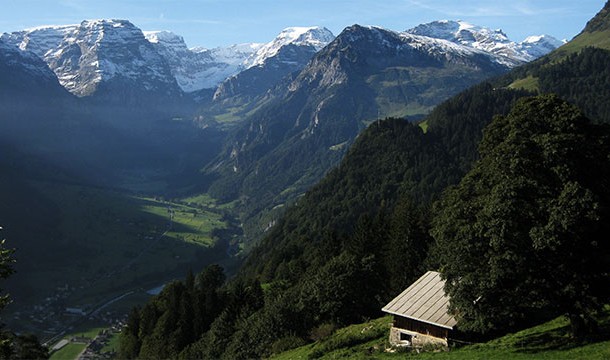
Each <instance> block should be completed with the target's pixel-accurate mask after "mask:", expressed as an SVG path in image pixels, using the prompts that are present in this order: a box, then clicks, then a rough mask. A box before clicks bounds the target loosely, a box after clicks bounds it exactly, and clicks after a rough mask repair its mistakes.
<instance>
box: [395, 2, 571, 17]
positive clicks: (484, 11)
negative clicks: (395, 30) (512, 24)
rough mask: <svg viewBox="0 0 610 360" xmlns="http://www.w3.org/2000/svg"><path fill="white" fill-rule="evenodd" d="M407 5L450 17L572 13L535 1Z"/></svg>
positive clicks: (415, 3)
mask: <svg viewBox="0 0 610 360" xmlns="http://www.w3.org/2000/svg"><path fill="white" fill-rule="evenodd" d="M406 3H407V4H409V5H411V6H414V7H417V8H420V9H423V10H427V11H432V12H435V13H439V14H442V15H444V16H449V17H511V16H539V15H549V14H562V13H567V12H569V11H571V10H570V9H568V8H566V7H551V8H540V7H537V6H535V5H534V3H533V1H519V2H517V3H516V4H515V3H513V4H490V3H489V1H470V2H468V3H467V4H464V2H461V3H460V4H459V6H458V5H455V4H454V3H453V2H451V3H449V2H448V1H426V2H423V1H419V0H406Z"/></svg>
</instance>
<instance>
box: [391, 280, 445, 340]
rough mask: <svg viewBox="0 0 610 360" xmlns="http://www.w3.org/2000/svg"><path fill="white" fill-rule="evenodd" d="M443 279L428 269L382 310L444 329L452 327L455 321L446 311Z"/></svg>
mask: <svg viewBox="0 0 610 360" xmlns="http://www.w3.org/2000/svg"><path fill="white" fill-rule="evenodd" d="M444 286H445V281H444V280H443V279H441V275H440V274H439V273H438V272H436V271H428V272H427V273H425V274H424V275H423V276H422V277H420V278H419V279H418V280H417V281H416V282H414V283H413V284H411V286H409V287H408V288H407V289H406V290H405V291H403V292H402V293H401V294H400V295H398V296H397V297H396V298H394V300H392V301H390V302H389V303H388V304H387V305H386V306H384V307H383V309H382V310H383V311H384V312H386V313H389V314H392V315H398V316H403V317H406V318H410V319H414V320H418V321H421V322H425V323H429V324H433V325H436V326H440V327H443V328H446V329H453V327H454V326H455V324H456V323H457V321H456V320H455V318H454V317H453V316H452V315H450V314H448V313H447V308H448V306H449V297H448V296H447V295H445V291H444V289H443V287H444Z"/></svg>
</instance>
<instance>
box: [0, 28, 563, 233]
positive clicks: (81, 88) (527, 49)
mask: <svg viewBox="0 0 610 360" xmlns="http://www.w3.org/2000/svg"><path fill="white" fill-rule="evenodd" d="M0 39H1V41H3V43H5V45H6V46H7V47H10V46H13V48H12V49H11V51H13V52H14V50H15V49H19V51H20V52H21V53H22V54H24V56H26V57H29V58H31V59H32V60H31V61H30V63H29V65H28V66H29V68H30V70H32V67H33V66H34V67H37V68H39V69H38V71H40V73H41V74H43V73H44V74H45V78H46V79H47V81H48V82H50V83H52V82H54V79H53V78H52V75H53V74H52V73H54V75H55V76H56V81H58V82H59V84H61V86H63V87H64V88H65V89H66V90H68V91H69V92H70V93H71V94H73V95H74V97H75V100H72V101H76V103H78V104H80V105H78V106H80V107H81V108H83V107H84V108H85V109H89V110H87V113H88V115H86V117H91V118H95V119H97V120H96V122H99V123H101V124H104V123H106V124H109V126H110V127H111V128H118V129H122V130H120V131H128V133H129V135H127V136H128V137H132V138H134V139H135V140H133V141H128V143H130V144H132V145H130V146H136V147H137V146H140V145H136V144H141V145H144V147H142V150H138V151H136V152H135V153H138V154H140V155H137V156H131V155H130V157H132V158H133V160H132V161H133V162H134V163H137V162H138V160H137V158H138V157H139V156H144V154H146V153H148V154H159V155H158V156H161V157H162V158H163V159H166V158H167V157H166V156H165V155H161V154H162V153H163V152H168V151H169V152H170V153H171V154H173V155H171V156H170V158H171V157H175V158H183V157H184V154H181V153H180V152H179V151H178V150H177V149H178V148H183V147H185V148H194V147H196V146H197V145H195V144H201V143H202V142H206V140H205V139H203V138H201V137H200V136H197V137H196V139H193V138H192V137H191V136H190V135H191V134H193V133H194V132H193V131H191V130H189V128H193V129H201V128H218V129H220V131H221V132H222V134H218V133H216V135H215V138H214V139H213V140H210V141H208V145H206V146H205V148H206V149H207V150H206V153H205V154H197V155H194V156H189V158H190V159H191V160H189V161H187V162H186V163H185V161H184V160H182V161H180V162H179V163H180V164H183V165H182V168H183V169H185V170H184V171H187V170H186V169H187V168H188V169H190V170H188V171H190V172H191V173H194V172H195V171H196V170H195V169H197V168H203V169H204V174H205V178H207V179H208V180H207V181H206V184H205V185H204V187H206V186H209V190H210V193H211V194H212V195H214V196H215V197H217V198H219V199H221V200H222V201H232V200H235V199H241V201H240V203H239V204H240V205H239V206H238V207H239V209H240V210H239V213H240V214H241V216H242V219H243V220H244V223H245V224H246V225H245V226H246V228H249V229H250V231H248V233H252V234H260V232H261V231H264V229H265V228H267V227H268V225H269V224H272V223H273V221H274V220H275V219H276V217H277V212H278V211H279V212H281V209H282V206H283V205H284V204H286V203H287V202H290V201H292V200H294V199H296V198H297V197H298V196H300V194H302V193H303V192H304V191H305V190H306V189H308V188H309V187H310V186H311V185H313V184H314V183H315V182H317V181H318V180H319V179H320V178H321V177H322V176H323V175H324V174H325V173H326V172H327V171H328V170H329V169H330V168H331V167H332V166H334V165H335V164H337V163H338V161H339V160H340V159H341V158H342V156H343V154H344V152H345V149H347V147H348V146H349V145H350V144H351V143H352V141H353V140H354V139H355V137H356V136H357V135H358V134H359V133H360V131H361V130H362V129H364V128H366V126H367V125H368V124H369V123H371V122H372V121H373V120H375V119H378V118H383V117H387V116H396V117H409V118H410V119H412V120H417V119H420V118H422V117H423V116H424V115H425V114H427V113H428V112H429V111H430V110H431V109H432V108H434V106H435V105H437V104H438V103H440V102H441V101H443V100H445V99H447V98H448V97H450V96H452V95H454V94H456V93H458V92H459V91H461V90H463V89H465V88H467V87H469V86H471V85H473V84H475V83H477V82H480V81H482V80H484V79H486V78H489V77H491V76H496V75H499V74H502V73H504V72H506V71H508V70H510V69H512V68H514V67H516V66H519V65H521V64H523V63H525V62H527V61H530V60H532V59H534V58H535V57H537V56H540V55H541V54H543V53H546V52H548V51H550V50H552V49H553V48H554V47H556V46H559V45H560V44H561V42H560V41H557V40H555V39H553V38H552V37H550V36H539V37H530V38H528V39H526V41H524V42H522V43H515V42H512V41H510V40H509V39H508V38H507V37H506V35H504V34H503V33H502V32H501V31H499V30H490V29H487V28H483V27H478V26H475V25H471V24H468V23H465V22H461V21H457V22H456V21H437V22H433V23H429V24H423V25H420V26H417V27H415V28H413V29H410V30H407V31H404V32H396V31H391V30H387V29H383V28H380V27H375V26H360V25H354V26H350V27H348V28H346V29H345V30H343V31H342V32H341V33H340V34H339V35H338V36H336V37H335V36H334V35H333V34H332V33H331V32H330V31H329V30H328V29H325V28H322V27H293V28H287V29H285V30H283V31H282V32H281V33H280V34H279V35H278V36H277V37H276V38H275V39H273V40H272V41H271V42H269V43H267V44H241V45H233V46H229V47H224V48H215V49H204V48H188V47H187V45H186V44H185V42H184V40H183V38H182V37H180V36H178V35H176V34H173V33H171V32H167V31H142V30H140V29H139V28H137V27H136V26H135V25H133V24H132V23H131V22H129V21H127V20H91V21H83V22H82V23H81V24H78V25H62V26H50V27H39V28H33V29H27V30H23V31H18V32H14V33H5V34H3V35H2V36H1V37H0ZM7 54H8V51H7ZM36 57H37V58H39V59H42V60H43V61H37V60H36ZM22 63H23V64H24V65H25V64H28V62H26V61H24V62H22ZM34 64H35V65H34ZM45 65H46V66H45ZM47 67H48V68H47ZM49 69H50V70H52V73H51V72H50V71H49ZM172 119H174V120H175V119H178V120H181V122H176V121H174V120H172ZM191 119H194V121H191ZM182 120H186V121H182ZM198 132H199V130H196V131H195V133H198ZM168 134H175V135H174V136H175V139H180V138H181V137H183V138H184V139H191V140H189V142H187V143H186V144H185V145H184V146H178V145H177V144H178V143H179V142H180V141H178V142H176V141H175V140H169V137H168ZM91 135H92V136H93V134H91ZM115 138H116V137H115ZM99 141H100V142H102V143H103V142H104V141H105V140H103V139H102V140H99ZM183 141H186V140H183ZM190 141H192V142H194V143H190ZM220 143H222V146H218V145H214V146H216V147H211V146H210V144H220ZM151 146H152V147H153V148H156V149H157V150H154V151H151V150H146V151H144V150H143V149H144V148H150V147H151ZM118 148H122V147H120V146H119V147H117V150H116V153H115V154H116V155H115V156H116V157H120V156H122V155H121V154H122V152H120V150H118ZM114 151H115V150H111V152H114ZM203 158H205V159H210V158H214V160H213V161H211V162H207V161H206V162H203V161H201V159H203ZM195 159H200V160H199V161H200V163H199V164H197V163H196V161H197V160H195ZM166 161H167V160H163V161H157V162H158V163H166ZM143 162H145V163H147V164H153V163H155V161H153V160H152V159H151V158H150V156H148V157H147V158H145V159H143ZM129 163H131V162H129ZM185 164H186V165H185ZM150 166H154V165H150ZM159 171H160V173H166V171H165V169H157V172H159ZM198 187H201V186H198ZM270 209H276V210H274V211H270Z"/></svg>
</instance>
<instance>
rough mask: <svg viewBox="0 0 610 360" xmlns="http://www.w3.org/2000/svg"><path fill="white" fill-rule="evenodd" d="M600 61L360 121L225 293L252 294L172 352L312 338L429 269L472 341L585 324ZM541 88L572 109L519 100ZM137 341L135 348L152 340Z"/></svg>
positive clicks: (602, 202) (603, 130)
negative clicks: (559, 321)
mask: <svg viewBox="0 0 610 360" xmlns="http://www.w3.org/2000/svg"><path fill="white" fill-rule="evenodd" d="M609 4H610V3H609ZM609 4H606V8H608V6H609ZM600 14H604V12H603V11H602V13H600ZM597 28H598V27H596V28H595V29H597ZM592 31H597V30H592ZM568 45H570V44H568ZM608 59H609V52H608V51H607V50H603V49H593V48H585V49H582V50H581V51H576V52H574V53H573V54H571V55H568V56H562V57H557V55H556V54H550V55H549V56H548V57H545V58H543V59H541V60H539V61H538V62H536V63H534V64H531V65H528V66H526V67H523V68H519V69H516V70H515V71H514V72H512V73H510V74H509V75H507V76H505V77H501V78H498V79H495V80H493V81H491V84H481V85H478V86H476V87H474V88H471V89H469V90H467V91H464V92H463V93H461V94H459V95H458V96H456V97H454V98H452V99H450V100H448V101H446V102H445V103H443V104H441V105H439V106H438V107H437V108H436V109H435V110H434V111H433V112H432V113H431V114H430V115H429V116H428V117H426V118H425V119H424V121H423V122H422V123H421V124H420V126H415V125H413V124H410V123H408V122H406V121H404V120H400V119H386V120H383V121H376V122H374V123H372V124H371V125H370V126H369V127H368V128H367V129H366V131H365V132H363V133H362V134H361V135H360V136H359V137H358V139H357V140H356V142H355V143H354V145H353V146H352V147H351V148H350V149H349V151H348V153H347V155H346V157H345V158H344V159H343V161H342V162H341V164H340V165H339V166H338V167H337V168H335V169H334V170H332V171H331V172H330V173H329V174H328V175H327V176H326V177H325V178H324V179H323V180H322V181H321V182H320V183H319V184H318V185H316V186H315V187H314V188H312V189H311V190H310V191H308V192H307V193H306V194H305V195H304V196H303V197H301V198H300V199H299V200H298V201H297V203H296V204H295V205H294V206H292V207H291V208H290V209H289V210H288V211H287V212H286V214H285V216H284V217H283V218H282V219H281V220H280V221H279V222H278V224H276V225H275V226H274V227H273V228H271V230H270V231H269V232H268V234H267V235H266V236H265V238H264V239H263V241H262V242H261V243H260V245H259V246H257V247H256V248H255V249H254V250H253V251H252V252H251V254H250V255H249V257H248V258H247V260H246V263H245V265H244V267H243V269H242V271H241V272H240V274H239V275H238V276H237V279H235V280H234V281H231V282H229V284H228V285H225V287H224V288H223V289H224V290H223V291H225V292H226V294H238V293H239V292H240V291H244V290H243V289H248V292H249V293H250V294H257V295H256V296H255V298H256V299H258V300H257V301H256V300H253V299H252V298H250V299H251V300H249V302H248V304H250V305H249V306H245V307H244V308H243V311H242V310H239V311H238V310H236V309H235V308H230V307H226V308H224V310H223V311H221V312H220V315H219V316H218V317H216V319H215V320H214V321H213V322H212V323H211V325H210V329H209V330H208V331H204V332H203V333H201V334H198V336H199V338H198V340H196V341H195V342H194V343H193V344H192V345H189V346H186V347H183V348H175V349H174V351H175V352H174V353H173V354H172V355H170V356H184V357H198V358H218V357H220V358H249V357H264V356H268V355H269V354H271V353H275V352H278V351H282V350H283V349H286V348H292V347H295V346H297V345H299V344H301V343H303V342H308V341H311V340H316V339H318V338H320V337H324V336H326V335H328V334H329V333H330V332H332V330H333V329H334V328H335V327H336V326H338V325H343V324H349V323H354V322H356V321H359V320H362V319H365V318H368V317H372V316H377V315H378V314H379V309H380V308H381V306H382V304H384V303H385V302H386V301H387V300H389V299H390V298H391V297H393V296H394V295H395V294H396V293H397V292H398V291H400V290H402V289H403V288H404V287H405V286H406V285H408V284H409V283H410V282H411V281H412V280H413V279H414V278H416V277H417V276H418V275H420V274H421V273H422V272H423V270H424V269H429V268H436V269H439V270H440V271H441V273H442V274H443V276H445V277H447V278H449V279H453V280H454V281H453V283H452V286H449V287H448V288H447V290H448V291H449V292H450V293H451V294H452V295H454V296H455V297H456V301H455V302H453V303H452V310H453V311H455V312H456V313H459V314H460V317H459V318H460V321H461V322H462V323H463V329H464V330H467V331H472V332H474V334H475V335H474V336H489V335H490V334H498V333H502V332H506V331H508V330H511V329H515V328H519V327H521V326H524V325H525V324H526V323H527V321H525V322H524V321H520V320H523V319H528V321H535V320H542V319H545V318H547V317H550V316H557V315H559V314H562V313H568V314H570V319H571V320H572V325H573V328H572V332H573V334H575V335H580V334H583V333H584V334H586V333H588V332H589V331H591V330H592V329H593V328H594V323H595V313H596V312H597V311H598V310H600V309H601V307H600V306H601V304H603V303H605V302H607V301H608V300H609V299H608V298H607V295H604V294H603V292H604V289H606V288H607V287H606V285H605V283H606V282H607V275H604V271H605V270H604V269H606V268H607V266H608V257H607V250H608V249H607V244H606V241H605V240H604V239H602V238H603V236H602V234H604V233H605V232H606V230H605V227H604V225H603V224H606V223H608V221H609V220H610V219H608V216H609V214H608V212H607V208H608V207H609V206H610V200H609V199H608V190H607V189H608V185H607V176H606V171H607V170H608V168H609V167H608V165H609V164H608V162H609V160H610V158H609V157H608V153H609V151H608V148H607V144H608V137H607V135H606V134H607V131H608V129H607V127H606V126H605V125H595V123H600V122H601V123H604V122H609V121H610V119H608V118H607V110H606V109H607V107H608V106H609V105H608V104H609V103H610V97H609V96H608V93H607V91H608V89H609V88H610V86H608V84H610V82H609V81H608V80H609V79H608V78H607V69H608V66H606V64H608ZM550 92H553V93H557V94H558V96H559V97H561V98H563V99H566V100H568V101H571V102H573V103H574V104H576V105H577V106H579V107H581V108H582V111H583V113H584V115H583V114H582V113H580V112H579V110H578V109H577V108H575V107H573V106H572V105H569V104H568V103H566V102H564V101H563V100H561V99H560V98H559V97H556V96H540V97H536V98H529V96H531V95H533V94H535V93H550ZM524 97H528V98H527V99H525V100H524V99H521V98H524ZM520 99H521V100H520ZM591 99H594V100H591ZM585 115H586V116H589V117H591V119H592V120H593V121H592V122H591V121H590V120H588V119H587V118H585ZM490 124H491V125H490ZM484 129H485V130H484ZM424 130H425V131H424ZM483 138H484V141H483V142H481V139H483ZM479 151H480V154H481V156H482V158H481V159H480V160H479ZM461 179H462V180H461ZM460 181H461V183H460ZM458 183H460V184H459V185H458V186H457V187H455V188H453V187H452V185H455V184H458ZM446 189H453V190H446ZM443 193H444V194H445V195H442V196H441V194H443ZM439 198H441V199H442V201H440V202H438V201H437V202H435V201H436V200H438V199H439ZM469 201H472V203H470V202H469ZM433 203H434V204H435V205H433V206H431V205H432V204H433ZM456 234H458V235H457V236H458V237H457V239H458V240H459V241H457V242H456V243H453V240H452V239H453V238H454V237H455V236H456ZM587 239H594V240H592V241H589V240H587ZM460 244H462V245H463V246H459V245H460ZM430 249H432V250H433V251H430ZM570 249H572V250H570ZM575 249H578V251H576V250H575ZM596 249H597V250H596ZM541 259H544V261H542V262H541ZM566 259H569V260H568V261H566ZM587 263H588V264H589V265H590V266H586V265H585V264H587ZM555 271H558V272H559V274H560V275H559V276H557V277H555V276H554V275H553V274H554V272H555ZM456 279H466V280H461V281H458V280H456ZM259 283H261V284H260V285H259ZM490 285H491V286H490ZM166 296H169V294H162V295H161V298H160V299H162V298H164V297H166ZM228 296H229V295H228ZM233 296H234V295H233ZM229 297H230V296H229ZM523 299H527V300H526V301H525V302H524V301H523ZM161 301H162V300H161ZM528 304H531V305H528ZM570 304H572V305H570ZM157 324H159V323H157ZM141 329H142V328H141V327H140V330H141ZM166 329H167V331H168V333H171V332H172V331H177V329H178V327H173V328H172V327H168V328H166ZM130 331H132V332H133V333H134V334H135V333H136V330H135V328H134V329H130ZM138 334H139V336H140V338H139V341H142V344H143V343H144V342H145V341H146V339H149V338H150V336H151V334H152V333H150V332H146V331H144V332H143V331H140V332H138ZM169 345H171V343H167V342H166V343H165V346H169ZM218 349H222V351H221V352H218ZM137 353H138V352H137V351H134V352H132V355H135V354H137ZM140 355H141V353H140ZM136 356H137V355H136Z"/></svg>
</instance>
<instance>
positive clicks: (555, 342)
mask: <svg viewBox="0 0 610 360" xmlns="http://www.w3.org/2000/svg"><path fill="white" fill-rule="evenodd" d="M598 321H599V324H598V326H599V328H598V330H597V332H596V333H594V334H591V335H589V336H587V337H583V338H576V337H574V336H573V335H572V334H571V332H570V324H569V322H568V320H567V319H565V320H563V321H562V326H558V327H556V328H553V329H550V330H549V329H547V330H540V331H538V332H535V333H530V334H525V335H522V336H519V337H517V338H516V339H515V340H514V346H515V347H516V348H517V352H522V353H526V354H535V353H539V352H546V351H553V350H555V351H565V350H570V349H573V348H576V347H581V346H584V345H589V344H594V343H598V342H602V341H607V340H608V339H609V338H610V307H608V306H607V307H606V309H605V310H604V311H603V312H602V314H601V316H600V317H599V318H598Z"/></svg>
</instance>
